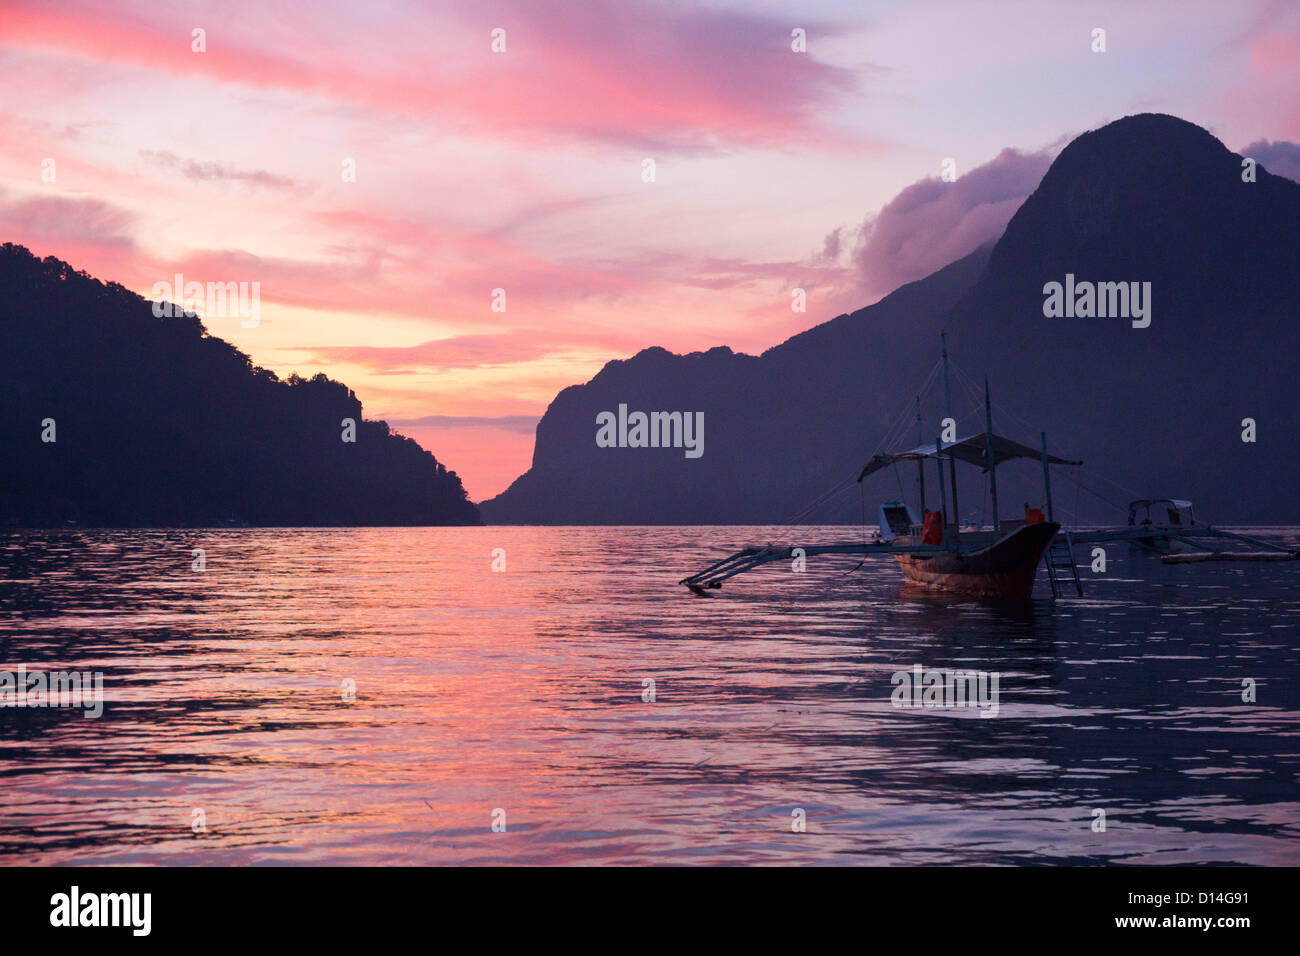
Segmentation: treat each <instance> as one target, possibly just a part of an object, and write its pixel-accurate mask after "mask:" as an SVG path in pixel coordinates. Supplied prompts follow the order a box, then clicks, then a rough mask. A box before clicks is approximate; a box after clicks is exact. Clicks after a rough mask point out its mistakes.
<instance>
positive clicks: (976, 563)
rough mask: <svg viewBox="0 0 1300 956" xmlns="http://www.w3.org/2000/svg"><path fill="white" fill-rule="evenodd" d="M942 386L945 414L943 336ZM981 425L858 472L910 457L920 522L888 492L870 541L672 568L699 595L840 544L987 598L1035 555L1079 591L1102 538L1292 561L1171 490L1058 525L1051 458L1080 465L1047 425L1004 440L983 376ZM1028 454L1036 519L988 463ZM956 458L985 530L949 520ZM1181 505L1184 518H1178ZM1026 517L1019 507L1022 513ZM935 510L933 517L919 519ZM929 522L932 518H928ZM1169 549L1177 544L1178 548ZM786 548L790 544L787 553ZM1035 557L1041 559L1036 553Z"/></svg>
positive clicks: (1195, 557)
mask: <svg viewBox="0 0 1300 956" xmlns="http://www.w3.org/2000/svg"><path fill="white" fill-rule="evenodd" d="M943 370H944V393H945V403H946V406H947V410H948V417H949V418H950V419H951V417H952V398H951V391H950V389H949V385H948V348H947V342H946V341H945V342H944V345H943ZM984 415H985V431H984V432H982V433H980V434H977V435H970V436H967V437H965V438H960V439H956V440H954V441H952V442H949V443H948V444H944V442H943V440H942V438H941V437H939V438H936V439H935V440H934V442H933V443H931V444H919V445H918V446H917V447H915V448H911V449H908V450H906V451H900V452H893V453H887V454H879V455H876V456H875V457H873V458H872V459H871V461H869V462H868V463H867V464H866V465H865V466H864V467H863V469H862V472H861V474H859V475H858V482H859V483H861V482H862V481H863V480H864V479H865V478H867V477H868V476H869V475H871V474H873V473H874V472H877V471H879V470H881V469H883V468H886V467H889V466H891V465H897V464H901V463H903V462H907V461H915V462H916V463H917V472H918V474H917V478H918V484H919V485H920V499H921V511H922V513H923V514H924V515H925V517H926V519H927V520H926V522H925V524H924V525H922V523H921V522H920V521H918V520H917V517H916V514H915V512H913V511H912V510H911V508H909V507H908V506H907V505H906V504H905V503H904V502H901V501H889V502H885V503H884V504H882V505H881V508H880V530H879V532H878V533H877V534H876V536H875V539H874V540H872V541H855V542H844V543H837V544H827V545H804V546H793V545H792V546H789V547H778V546H773V545H767V546H757V547H749V548H743V549H741V550H740V551H737V552H735V553H734V554H730V555H728V556H726V557H725V558H722V559H721V560H719V561H716V562H714V563H713V564H711V565H709V566H708V567H707V568H705V569H704V570H702V571H698V572H696V573H695V574H692V575H689V576H687V577H685V578H682V579H681V581H680V582H678V583H680V584H683V585H685V586H686V587H687V588H689V589H690V590H691V591H692V592H693V593H694V594H697V595H701V596H703V595H707V594H708V593H709V592H710V591H713V590H717V589H719V588H721V587H722V582H723V581H725V580H727V579H728V578H732V577H735V576H736V575H738V574H742V573H744V572H746V571H750V570H753V569H754V568H757V567H760V566H762V565H765V564H770V563H772V562H775V561H792V560H795V559H797V558H799V557H804V558H807V557H812V556H816V555H825V554H850V555H854V554H856V555H862V556H864V558H865V557H871V556H875V555H892V556H893V557H894V558H895V559H896V560H897V561H898V563H899V566H900V567H901V569H902V572H903V577H904V578H905V579H906V580H907V581H908V582H909V583H911V584H914V585H919V586H921V587H923V588H927V589H931V590H936V591H941V592H948V593H954V594H960V595H966V596H971V597H979V598H997V599H1003V600H1012V601H1026V600H1028V599H1029V595H1030V592H1031V591H1032V590H1033V586H1034V579H1035V577H1036V576H1037V573H1038V566H1039V564H1040V563H1045V566H1046V568H1047V578H1048V582H1049V584H1050V585H1051V590H1052V595H1053V596H1054V597H1059V596H1060V595H1061V593H1062V592H1063V590H1064V589H1065V587H1066V586H1067V585H1070V584H1072V585H1073V588H1074V590H1075V591H1076V593H1077V594H1078V595H1079V596H1080V597H1082V596H1083V584H1082V582H1081V581H1080V578H1079V570H1078V566H1077V564H1076V563H1075V560H1074V548H1075V547H1077V546H1078V545H1085V544H1096V543H1103V542H1124V541H1127V542H1130V543H1132V544H1134V545H1136V546H1138V547H1141V548H1145V549H1149V550H1152V551H1155V552H1157V553H1159V554H1160V555H1161V560H1162V561H1164V562H1165V563H1168V564H1181V563H1195V562H1204V561H1292V560H1297V559H1300V552H1297V551H1292V550H1289V549H1287V548H1283V547H1281V546H1278V545H1274V544H1270V543H1268V542H1265V541H1261V540H1259V539H1257V538H1250V537H1247V536H1245V535H1241V534H1236V533H1234V532H1230V531H1222V530H1220V529H1218V528H1214V527H1211V526H1198V525H1196V524H1195V521H1194V520H1192V519H1191V502H1187V501H1181V500H1178V499H1165V498H1159V499H1139V500H1138V501H1135V502H1133V503H1132V504H1131V505H1130V521H1131V522H1134V526H1131V527H1127V528H1095V529H1087V530H1077V531H1066V532H1064V533H1060V532H1061V525H1060V524H1059V523H1058V522H1057V521H1056V519H1055V515H1054V513H1053V512H1054V509H1053V506H1052V483H1051V466H1052V465H1067V466H1068V465H1075V466H1077V465H1082V464H1083V462H1081V461H1072V460H1070V459H1066V458H1059V457H1056V456H1054V455H1050V454H1048V451H1047V434H1046V433H1045V432H1044V433H1041V448H1040V449H1034V448H1030V447H1029V446H1028V445H1023V444H1021V443H1019V442H1016V441H1012V440H1011V439H1009V438H1005V437H1003V436H1001V435H998V434H995V433H994V431H993V411H992V402H991V401H990V399H989V388H988V380H987V379H985V381H984ZM917 428H918V440H919V441H924V438H923V427H922V425H921V411H920V398H919V396H918V398H917ZM1016 458H1027V459H1035V458H1036V459H1038V460H1040V461H1041V462H1042V465H1043V491H1044V497H1045V500H1046V502H1047V514H1046V515H1042V514H1041V513H1040V514H1038V515H1037V516H1036V517H1037V519H1038V520H1034V521H1030V520H1026V521H1025V522H1020V521H1018V520H1017V521H1007V522H999V520H998V486H997V467H998V465H999V464H1002V463H1003V462H1006V461H1009V460H1012V459H1016ZM929 460H934V461H935V462H937V463H938V477H939V481H938V487H939V510H938V511H937V512H929V511H927V510H926V507H925V490H926V489H925V462H926V461H929ZM945 461H946V462H948V472H949V474H948V476H947V477H948V478H949V479H950V488H951V493H952V510H951V514H952V521H951V522H949V520H948V514H949V509H948V505H947V492H946V490H945V487H944V478H945V475H944V468H943V463H944V462H945ZM958 461H962V462H966V463H968V464H973V465H978V466H980V467H981V468H982V469H983V470H984V471H985V472H986V473H987V474H988V478H989V492H990V498H991V501H992V511H993V526H992V527H993V530H992V531H982V530H981V531H962V530H961V527H960V523H959V521H958V520H957V515H958V514H959V512H958V508H957V473H956V463H957V462H958ZM1165 503H1167V504H1169V505H1172V506H1173V509H1174V510H1171V511H1170V512H1169V514H1170V516H1171V517H1170V520H1169V522H1168V523H1161V522H1153V521H1152V520H1150V508H1151V506H1152V505H1154V504H1165ZM1139 506H1145V507H1146V508H1147V520H1145V521H1144V522H1143V523H1142V524H1141V525H1140V526H1139V525H1136V522H1135V521H1134V515H1135V514H1136V510H1137V508H1138V507H1139ZM1184 509H1185V511H1186V515H1187V520H1188V522H1189V524H1187V525H1184V524H1183V523H1182V519H1181V517H1177V516H1178V515H1181V513H1182V512H1183V510H1184ZM1026 517H1027V519H1028V517H1029V516H1028V515H1027V516H1026ZM931 518H936V519H937V520H936V521H935V522H933V523H932V522H931V521H930V520H929V519H931ZM934 525H937V527H935V526H934ZM1208 541H1219V542H1229V541H1230V542H1244V543H1247V544H1249V545H1251V546H1253V547H1256V548H1258V549H1259V550H1258V551H1249V552H1247V551H1240V550H1237V551H1232V550H1227V549H1211V550H1201V551H1194V550H1192V548H1193V546H1194V545H1196V544H1197V543H1201V546H1202V547H1204V544H1203V543H1204V542H1208ZM1178 549H1182V550H1181V551H1179V550H1178ZM796 552H798V553H797V554H796ZM1044 558H1046V561H1045V562H1044Z"/></svg>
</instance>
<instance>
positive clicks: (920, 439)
mask: <svg viewBox="0 0 1300 956" xmlns="http://www.w3.org/2000/svg"><path fill="white" fill-rule="evenodd" d="M916 444H917V447H920V446H921V445H924V444H925V429H924V426H923V425H922V424H921V396H920V395H918V396H916ZM916 478H917V480H918V481H919V482H920V483H921V520H922V521H924V520H925V459H924V458H918V459H917V460H916Z"/></svg>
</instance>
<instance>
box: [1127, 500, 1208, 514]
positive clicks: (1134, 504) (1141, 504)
mask: <svg viewBox="0 0 1300 956" xmlns="http://www.w3.org/2000/svg"><path fill="white" fill-rule="evenodd" d="M1152 505H1173V506H1174V507H1175V508H1178V509H1180V510H1184V509H1187V508H1190V507H1191V506H1192V503H1191V502H1190V501H1184V500H1183V499H1182V498H1138V499H1137V500H1136V501H1130V502H1129V503H1128V506H1129V510H1130V511H1132V510H1133V509H1134V508H1150V507H1151V506H1152Z"/></svg>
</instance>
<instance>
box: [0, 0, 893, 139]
mask: <svg viewBox="0 0 1300 956" xmlns="http://www.w3.org/2000/svg"><path fill="white" fill-rule="evenodd" d="M4 19H5V37H4V40H3V42H4V43H6V44H21V45H23V46H24V47H28V48H31V47H39V48H45V49H50V50H56V51H61V52H64V53H70V54H74V55H77V56H81V57H86V58H89V59H91V60H94V61H98V62H102V63H112V64H118V65H125V66H130V67H135V68H140V69H148V70H157V71H162V72H165V73H170V74H175V75H183V76H207V77H210V78H212V79H215V80H218V81H220V82H223V83H233V84H239V85H242V86H247V87H253V88H261V89H282V90H292V91H296V92H301V93H307V94H312V95H316V96H320V97H323V98H325V99H328V100H331V101H334V102H337V103H341V104H349V105H354V106H360V107H364V108H366V109H370V110H379V111H390V112H396V113H400V114H404V115H407V116H422V117H428V118H430V119H432V120H435V121H436V122H438V123H439V124H440V126H442V127H443V128H444V130H454V131H457V132H462V133H473V134H480V135H489V136H496V137H499V138H505V139H512V140H516V141H525V142H535V141H540V140H550V141H554V140H557V139H558V140H564V139H571V140H584V141H591V142H603V143H613V144H618V145H621V146H635V147H637V148H640V149H657V150H686V151H694V150H702V149H713V148H717V147H723V146H734V145H766V146H778V147H781V148H789V147H791V146H793V145H796V144H797V145H801V146H804V147H807V146H812V147H818V148H848V147H853V148H861V147H862V146H864V145H869V144H868V143H867V142H866V141H864V139H863V137H861V136H860V135H859V136H850V135H849V134H847V133H843V132H837V131H835V130H833V129H831V128H829V127H828V126H826V124H825V123H823V122H822V121H821V119H820V117H822V116H824V115H825V113H826V112H827V110H828V108H829V107H830V106H831V105H832V104H834V103H836V102H837V101H839V100H840V99H842V98H844V97H846V96H848V95H850V94H853V93H854V92H856V87H857V79H856V73H855V72H853V71H850V70H847V69H845V68H841V67H837V66H833V65H830V64H828V63H824V62H822V61H819V60H818V59H816V57H815V56H814V55H813V54H812V53H795V52H793V51H792V50H791V47H790V44H791V37H790V33H791V23H790V22H789V19H788V18H781V19H777V18H774V17H765V16H760V15H757V14H749V13H742V12H736V11H723V10H714V9H708V8H695V7H689V6H686V5H681V4H675V3H663V2H657V3H651V2H628V3H621V4H584V5H552V4H536V3H526V2H519V3H513V2H512V3H507V2H500V0H498V2H473V3H471V2H460V3H451V4H442V5H440V7H439V9H438V10H436V11H434V10H431V9H429V10H426V9H421V8H419V7H412V8H409V9H407V10H405V11H403V13H402V15H401V17H400V18H396V19H394V20H393V21H392V22H389V23H385V22H384V21H383V19H382V17H375V16H374V15H373V12H372V11H370V10H365V9H363V8H358V7H355V6H351V5H346V4H338V5H334V6H332V7H330V8H322V9H318V10H316V11H315V12H314V13H313V15H312V16H310V17H307V16H303V17H300V18H297V19H283V18H278V17H270V16H267V15H265V13H264V12H263V11H261V9H260V8H258V7H256V6H248V5H238V4H232V5H231V6H230V7H227V8H224V9H222V10H220V11H218V12H212V11H204V16H203V18H202V19H203V20H204V21H205V25H204V29H206V30H207V40H206V42H207V51H206V52H204V53H194V52H192V51H191V49H190V30H191V29H192V27H193V26H195V24H194V23H192V22H191V21H193V20H194V15H193V14H192V13H189V12H186V11H184V10H179V9H177V8H155V7H143V6H142V7H137V8H136V9H134V10H132V9H129V8H128V9H122V8H120V7H115V8H113V9H111V10H110V9H107V8H104V7H102V6H101V5H98V4H90V3H82V2H74V0H65V2H63V3H54V4H36V3H31V2H22V0H11V2H10V3H9V4H8V5H7V6H6V9H5V13H4ZM803 19H804V18H800V21H801V23H802V26H803V28H805V29H806V30H807V31H808V32H809V34H810V36H812V37H814V38H815V37H817V36H821V37H826V36H833V35H835V34H836V33H838V32H839V30H840V28H839V27H837V26H836V25H834V24H817V23H812V22H806V23H805V22H803ZM496 27H501V28H503V29H505V30H506V42H507V48H506V50H507V51H506V52H505V53H504V54H494V53H493V52H491V49H490V31H491V30H492V29H494V28H496ZM814 48H815V44H814ZM874 145H880V144H878V143H877V144H874Z"/></svg>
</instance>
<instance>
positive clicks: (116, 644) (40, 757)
mask: <svg viewBox="0 0 1300 956" xmlns="http://www.w3.org/2000/svg"><path fill="white" fill-rule="evenodd" d="M860 534H861V531H860V529H841V530H839V531H836V530H834V529H824V530H821V531H818V532H816V533H815V534H812V535H810V536H809V537H808V539H807V541H808V542H809V543H812V542H815V541H817V540H830V539H833V538H836V537H844V536H848V537H850V538H852V537H855V536H860ZM1271 534H1272V536H1273V538H1274V540H1277V541H1279V542H1286V543H1288V544H1290V545H1292V546H1294V545H1296V544H1297V543H1300V531H1298V530H1297V529H1285V530H1279V531H1274V532H1271ZM769 537H773V535H769V534H768V533H767V532H765V531H763V530H762V529H747V528H481V529H327V530H246V529H241V530H214V531H198V532H194V531H69V532H56V533H45V532H8V533H5V534H3V535H0V555H3V557H2V558H0V578H2V579H3V580H2V581H0V621H2V622H3V623H2V625H0V670H3V669H8V670H11V671H12V670H14V669H15V668H16V666H17V665H18V664H25V665H26V666H27V668H28V669H29V670H36V669H44V670H46V671H54V670H59V669H74V668H75V669H78V670H99V671H102V672H103V673H104V681H105V685H104V686H105V691H104V697H105V705H104V706H105V709H104V713H103V716H102V717H100V718H98V719H87V718H85V717H83V716H82V714H81V711H79V710H74V709H67V708H63V709H22V710H19V709H13V708H3V709H0V860H3V861H4V862H7V863H15V862H29V863H36V862H39V863H58V864H122V863H167V864H249V863H293V864H308V863H366V864H448V863H546V864H573V863H621V864H643V863H733V864H739V863H806V862H814V863H869V864H886V863H888V864H918V863H944V864H949V863H956V864H971V863H977V864H1023V863H1095V862H1115V863H1118V862H1123V863H1143V864H1153V863H1177V864H1187V863H1264V864H1290V865H1295V864H1298V863H1300V839H1298V838H1300V802H1298V800H1297V788H1296V772H1297V769H1300V736H1298V733H1297V731H1298V730H1300V719H1298V717H1300V692H1298V691H1297V689H1296V677H1297V673H1298V671H1297V663H1298V656H1300V650H1298V646H1300V593H1298V592H1297V584H1298V583H1300V565H1295V564H1260V565H1185V566H1165V565H1162V564H1160V562H1159V561H1157V560H1153V559H1152V558H1150V557H1146V556H1142V555H1137V554H1131V553H1129V551H1128V550H1127V547H1126V546H1119V545H1115V546H1111V547H1110V548H1109V549H1108V550H1109V567H1108V573H1107V574H1106V575H1104V576H1102V575H1093V574H1091V573H1089V572H1085V587H1086V596H1085V597H1084V598H1083V599H1081V600H1079V599H1076V600H1063V601H1058V602H1056V603H1055V604H1053V602H1051V601H1050V600H1048V599H1047V597H1046V595H1045V585H1044V582H1043V581H1042V579H1041V577H1040V581H1039V586H1038V589H1037V591H1036V595H1037V597H1036V600H1035V601H1034V603H1033V605H1032V606H1031V607H1030V608H1028V609H1025V610H1022V611H1019V612H1012V611H1007V610H1004V609H998V608H996V607H992V606H989V605H985V604H980V603H974V602H971V603H962V602H952V601H949V600H947V599H935V598H932V597H931V598H926V597H924V596H917V595H914V594H912V593H910V592H905V591H904V590H903V588H902V587H901V585H900V577H901V576H900V573H899V571H898V568H897V566H896V565H895V564H894V562H893V561H892V559H888V558H885V559H872V560H871V561H869V562H868V563H867V564H866V565H864V566H863V567H862V568H861V569H859V570H857V571H855V572H854V571H852V569H853V567H854V565H855V561H854V560H852V559H848V558H836V559H829V558H814V559H809V567H808V571H807V573H805V574H795V573H792V572H791V571H790V569H789V567H788V566H787V565H784V564H780V565H773V566H770V567H768V568H766V569H764V570H761V571H758V572H755V573H753V574H749V575H743V576H741V577H740V578H737V579H736V580H734V581H731V582H728V583H727V584H726V585H725V586H724V588H723V591H722V592H721V594H720V595H719V596H717V597H713V598H707V599H705V598H695V597H692V596H691V595H689V594H688V593H686V592H685V591H684V590H683V589H682V588H680V587H678V586H677V585H676V583H675V582H676V581H677V579H678V578H680V577H682V576H683V575H684V574H685V573H687V572H688V571H694V570H697V569H699V568H701V567H703V566H704V565H705V564H706V563H709V562H710V561H711V560H713V559H714V558H715V557H717V556H718V555H720V554H721V553H722V552H723V551H725V550H727V549H730V548H732V547H735V546H739V545H742V544H747V543H755V542H763V541H765V540H767V539H768V538H769ZM196 547H201V548H203V549H205V551H206V566H207V570H206V571H205V572H203V573H198V572H195V571H193V570H191V561H192V560H193V559H192V556H191V549H192V548H196ZM494 548H504V549H505V552H506V570H505V571H504V573H495V572H493V571H492V570H491V564H492V560H493V559H492V551H493V549H494ZM1081 550H1082V549H1081ZM846 572H852V573H846ZM914 664H922V665H923V666H925V667H927V668H930V667H934V668H938V667H960V668H962V669H968V670H984V671H996V672H998V673H1000V675H1001V677H1000V701H999V712H998V715H997V717H995V718H981V717H980V716H979V711H978V710H972V709H960V710H958V709H949V710H901V709H898V708H895V707H893V706H892V705H891V703H890V693H891V691H892V689H893V685H892V683H891V675H892V674H893V673H894V672H896V671H899V670H909V669H911V668H912V666H913V665H914ZM1243 678H1252V679H1254V680H1255V681H1256V682H1257V695H1258V700H1257V702H1256V703H1243V702H1242V699H1241V693H1242V680H1243ZM646 679H653V681H654V682H655V683H654V690H655V700H654V702H646V701H643V699H642V695H643V692H644V691H646V689H647V688H646V687H645V685H644V684H643V681H645V680H646ZM346 680H351V681H355V688H356V700H355V701H354V702H348V701H345V700H344V699H343V698H344V692H343V686H344V681H346ZM196 808H197V809H201V810H202V811H203V817H204V821H205V824H206V832H202V833H197V834H196V833H195V832H194V830H193V823H194V820H195V810H196ZM498 809H500V810H503V811H504V814H505V832H493V830H492V829H491V826H492V823H493V819H494V812H495V811H497V810H498ZM796 809H802V810H803V811H804V813H805V814H806V820H807V832H803V833H798V832H792V821H794V820H795V816H794V811H795V810H796ZM1097 809H1101V810H1104V811H1105V814H1106V831H1105V832H1094V831H1093V828H1092V827H1093V824H1094V820H1095V819H1097V817H1096V816H1095V814H1094V810H1097ZM496 819H498V820H500V816H499V815H498V816H497V818H496Z"/></svg>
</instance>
